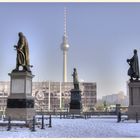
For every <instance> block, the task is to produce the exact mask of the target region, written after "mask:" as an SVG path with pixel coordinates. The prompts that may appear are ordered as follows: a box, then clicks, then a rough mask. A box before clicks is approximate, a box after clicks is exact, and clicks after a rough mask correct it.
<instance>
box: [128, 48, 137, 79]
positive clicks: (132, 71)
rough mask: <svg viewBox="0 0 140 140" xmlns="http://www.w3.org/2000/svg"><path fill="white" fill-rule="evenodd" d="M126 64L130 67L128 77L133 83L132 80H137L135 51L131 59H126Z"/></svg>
mask: <svg viewBox="0 0 140 140" xmlns="http://www.w3.org/2000/svg"><path fill="white" fill-rule="evenodd" d="M127 63H128V64H129V65H130V68H129V69H128V75H129V76H130V77H131V78H130V81H133V80H134V79H133V78H135V80H139V77H140V74H139V62H138V55H137V50H136V49H135V50H134V55H133V57H132V58H131V59H127Z"/></svg>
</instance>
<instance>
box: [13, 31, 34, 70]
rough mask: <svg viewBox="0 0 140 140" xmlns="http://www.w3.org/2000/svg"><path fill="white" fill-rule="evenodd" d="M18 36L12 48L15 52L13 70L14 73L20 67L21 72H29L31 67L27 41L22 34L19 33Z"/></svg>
mask: <svg viewBox="0 0 140 140" xmlns="http://www.w3.org/2000/svg"><path fill="white" fill-rule="evenodd" d="M18 35H19V40H18V43H17V45H15V46H14V47H15V48H16V50H17V58H16V69H14V71H19V67H20V66H22V67H23V71H28V72H31V70H30V67H32V66H31V65H30V63H29V47H28V42H27V39H26V37H25V36H24V35H23V33H22V32H19V33H18Z"/></svg>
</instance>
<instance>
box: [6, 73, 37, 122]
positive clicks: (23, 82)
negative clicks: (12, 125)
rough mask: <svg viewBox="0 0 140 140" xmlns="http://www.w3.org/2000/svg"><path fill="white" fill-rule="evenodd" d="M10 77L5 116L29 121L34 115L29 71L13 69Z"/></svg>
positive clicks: (31, 76)
mask: <svg viewBox="0 0 140 140" xmlns="http://www.w3.org/2000/svg"><path fill="white" fill-rule="evenodd" d="M9 76H10V77H11V81H10V82H11V83H10V95H9V97H8V99H7V109H6V116H7V117H11V120H23V121H30V120H32V119H33V116H34V115H35V110H34V98H33V97H32V78H33V77H34V76H33V75H32V74H31V72H26V71H13V72H12V73H10V74H9Z"/></svg>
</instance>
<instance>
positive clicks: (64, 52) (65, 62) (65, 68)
mask: <svg viewBox="0 0 140 140" xmlns="http://www.w3.org/2000/svg"><path fill="white" fill-rule="evenodd" d="M63 82H67V51H63Z"/></svg>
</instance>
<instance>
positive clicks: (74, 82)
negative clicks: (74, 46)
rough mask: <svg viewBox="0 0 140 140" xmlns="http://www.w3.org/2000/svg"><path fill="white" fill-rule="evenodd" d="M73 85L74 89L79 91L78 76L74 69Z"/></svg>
mask: <svg viewBox="0 0 140 140" xmlns="http://www.w3.org/2000/svg"><path fill="white" fill-rule="evenodd" d="M73 70H74V71H73V74H72V76H73V84H74V89H79V81H78V74H77V70H76V68H74V69H73Z"/></svg>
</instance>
